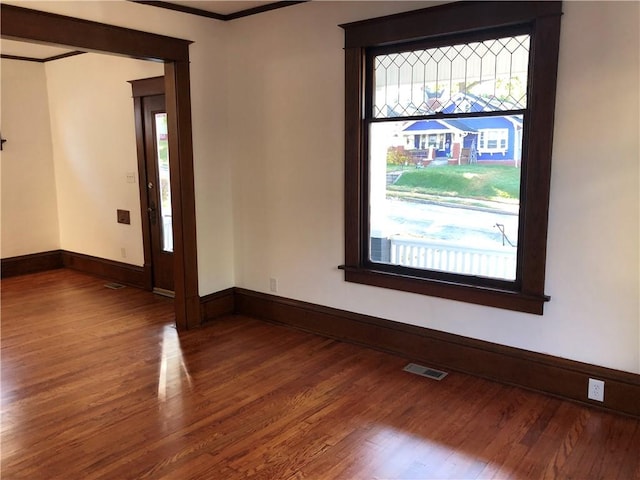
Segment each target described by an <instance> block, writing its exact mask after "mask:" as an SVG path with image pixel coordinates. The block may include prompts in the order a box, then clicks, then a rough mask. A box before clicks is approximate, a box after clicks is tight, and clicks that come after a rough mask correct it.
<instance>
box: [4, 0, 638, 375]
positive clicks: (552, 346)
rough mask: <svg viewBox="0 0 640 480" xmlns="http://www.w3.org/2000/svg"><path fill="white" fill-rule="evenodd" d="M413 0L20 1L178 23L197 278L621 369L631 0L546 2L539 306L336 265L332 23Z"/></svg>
mask: <svg viewBox="0 0 640 480" xmlns="http://www.w3.org/2000/svg"><path fill="white" fill-rule="evenodd" d="M10 3H14V2H10ZM424 5H425V4H423V3H421V2H420V3H419V2H408V3H401V2H384V1H380V2H322V1H320V2H319V1H314V2H309V3H305V4H300V5H296V6H293V7H288V8H285V9H281V10H276V11H272V12H268V13H264V14H261V15H257V16H253V17H247V18H244V19H240V20H235V21H233V22H229V23H222V22H216V21H214V20H210V19H203V18H198V17H195V16H192V15H187V14H180V13H175V12H167V11H164V10H160V9H157V8H151V7H148V6H144V5H139V4H134V3H131V2H68V3H67V2H32V3H29V7H30V8H37V9H42V10H46V11H52V12H55V13H61V14H66V15H73V16H77V17H80V18H88V19H91V20H97V21H102V22H106V23H112V24H118V25H122V26H126V27H132V28H138V29H141V30H146V31H153V32H156V33H163V34H165V35H172V36H177V37H182V38H187V39H191V40H195V41H196V43H194V44H193V45H192V46H191V48H190V51H191V86H192V90H191V94H192V107H193V141H194V157H195V158H194V163H195V175H196V208H197V222H198V269H199V281H200V294H201V295H203V294H207V293H211V292H214V291H217V290H221V289H223V288H226V287H229V286H232V285H237V286H240V287H244V288H249V289H253V290H257V291H262V292H268V291H269V278H270V277H276V278H278V280H279V288H280V290H279V294H280V295H282V296H284V297H289V298H294V299H300V300H304V301H308V302H313V303H318V304H323V305H328V306H332V307H337V308H342V309H345V310H350V311H354V312H360V313H365V314H370V315H375V316H378V317H382V318H387V319H391V320H396V321H400V322H405V323H409V324H415V325H420V326H425V327H429V328H434V329H438V330H443V331H447V332H452V333H455V334H459V335H464V336H468V337H471V338H478V339H482V340H487V341H491V342H496V343H499V344H504V345H510V346H515V347H519V348H523V349H527V350H532V351H536V352H541V353H548V354H552V355H557V356H560V357H565V358H570V359H575V360H579V361H584V362H588V363H592V364H595V365H602V366H606V367H612V368H617V369H621V370H627V371H630V372H636V373H639V372H640V307H639V297H640V295H639V293H640V292H639V289H640V282H639V271H640V268H639V267H640V265H639V262H640V259H639V257H638V255H639V254H638V251H639V249H640V244H639V233H638V230H639V224H640V218H639V216H640V211H639V203H640V202H639V198H638V190H639V176H640V171H639V165H638V163H639V162H638V151H639V149H640V145H639V144H638V135H637V132H638V130H639V127H640V125H639V121H638V106H639V103H640V98H639V94H638V88H637V85H638V84H639V80H640V79H639V76H638V70H639V64H638V41H639V38H638V16H639V13H640V12H639V8H640V5H638V4H637V3H610V2H593V3H581V2H565V4H564V11H565V15H564V16H563V18H562V23H563V30H562V38H561V46H560V48H561V51H560V72H559V78H558V101H557V109H556V131H555V144H554V155H553V157H554V158H553V162H554V164H553V178H552V192H551V204H550V209H551V213H550V223H549V227H550V237H549V248H548V262H547V288H546V291H547V293H548V294H549V295H551V296H552V300H551V302H549V303H548V304H547V305H546V307H545V315H544V316H535V315H527V314H520V313H514V312H509V311H503V310H499V309H493V308H489V307H482V306H476V305H470V304H464V303H461V302H454V301H449V300H444V299H437V298H431V297H426V296H420V295H415V294H410V293H402V292H395V291H391V290H385V289H380V288H375V287H369V286H365V285H356V284H348V283H345V282H344V281H343V276H342V273H341V272H340V271H339V270H338V269H337V266H338V265H340V264H341V263H343V261H344V251H343V242H344V239H343V233H344V232H343V230H344V229H343V218H344V214H343V181H344V178H343V162H344V153H343V146H344V141H343V135H344V132H343V111H344V105H343V100H344V87H343V81H344V80H343V78H344V67H343V64H344V56H343V55H344V54H343V51H342V45H343V31H342V30H341V29H340V28H339V27H337V25H338V24H340V23H344V22H349V21H355V20H361V19H365V18H370V17H374V16H379V15H385V14H388V13H393V12H397V11H402V10H407V9H413V8H419V7H421V6H424ZM227 110H228V113H227Z"/></svg>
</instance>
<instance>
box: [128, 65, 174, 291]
mask: <svg viewBox="0 0 640 480" xmlns="http://www.w3.org/2000/svg"><path fill="white" fill-rule="evenodd" d="M129 83H130V84H131V89H132V93H133V98H134V115H135V126H136V145H137V151H138V178H139V182H138V184H139V187H140V208H141V210H142V211H141V218H142V237H143V245H144V259H145V262H144V263H145V275H146V278H147V287H148V288H149V290H153V292H154V293H157V294H160V295H165V296H169V297H173V296H174V268H173V263H174V258H173V249H174V247H173V208H172V201H171V200H172V196H171V174H170V161H171V158H170V154H169V148H168V146H169V145H168V128H167V125H168V122H167V120H168V119H167V109H166V105H165V95H164V77H154V78H146V79H142V80H131V81H130V82H129Z"/></svg>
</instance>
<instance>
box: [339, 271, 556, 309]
mask: <svg viewBox="0 0 640 480" xmlns="http://www.w3.org/2000/svg"><path fill="white" fill-rule="evenodd" d="M338 268H340V269H341V270H344V279H345V281H347V282H352V283H360V284H364V285H372V286H376V287H382V288H389V289H392V290H400V291H404V292H411V293H418V294H421V295H429V296H432V297H439V298H446V299H450V300H457V301H461V302H466V303H474V304H477V305H485V306H489V307H496V308H502V309H506V310H513V311H516V312H524V313H532V314H536V315H542V314H543V307H544V303H545V302H547V301H549V300H550V297H549V296H547V295H543V296H537V295H531V294H527V293H524V292H521V291H515V290H513V291H512V290H504V289H498V288H491V287H478V286H476V285H466V284H462V283H454V282H446V281H440V280H434V279H425V278H419V277H410V276H407V275H400V274H397V273H390V272H385V271H380V270H374V269H370V268H364V267H352V266H346V265H341V266H340V267H338Z"/></svg>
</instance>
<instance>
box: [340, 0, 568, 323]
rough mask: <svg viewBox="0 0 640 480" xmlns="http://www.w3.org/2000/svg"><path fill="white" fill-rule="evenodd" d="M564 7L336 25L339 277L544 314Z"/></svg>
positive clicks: (501, 7) (433, 11)
mask: <svg viewBox="0 0 640 480" xmlns="http://www.w3.org/2000/svg"><path fill="white" fill-rule="evenodd" d="M560 15H561V4H560V3H558V2H472V3H466V2H460V3H453V4H446V5H442V6H439V7H434V8H430V9H424V10H418V11H414V12H408V13H405V14H400V15H394V16H391V17H383V18H378V19H372V20H368V21H364V22H358V23H354V24H348V25H343V28H344V29H345V32H346V36H345V55H346V125H345V126H346V137H345V142H346V150H345V161H346V169H345V172H346V178H345V181H346V189H345V217H346V218H345V227H346V243H345V247H346V248H345V256H346V259H345V260H346V261H345V265H344V266H342V268H343V269H344V270H345V279H346V280H347V281H352V282H358V283H365V284H369V285H376V286H380V287H386V288H394V289H399V290H405V291H410V292H415V293H421V294H426V295H434V296H439V297H445V298H451V299H455V300H462V301H469V302H472V303H478V304H484V305H490V306H495V307H501V308H507V309H512V310H518V311H525V312H530V313H538V314H541V313H542V309H543V303H544V301H546V300H548V297H547V296H546V295H545V293H544V270H545V248H546V233H547V210H548V198H549V180H550V167H551V158H550V157H551V139H552V132H553V109H554V97H555V78H556V72H557V57H558V41H559V31H560Z"/></svg>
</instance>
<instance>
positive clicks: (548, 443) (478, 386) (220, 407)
mask: <svg viewBox="0 0 640 480" xmlns="http://www.w3.org/2000/svg"><path fill="white" fill-rule="evenodd" d="M104 283H105V282H104V281H103V280H100V279H97V278H94V277H91V276H87V275H83V274H80V273H78V272H74V271H71V270H65V269H61V270H55V271H51V272H43V273H38V274H34V275H27V276H23V277H11V278H7V279H3V280H2V283H1V288H2V291H1V295H2V299H1V300H2V304H1V308H2V312H1V313H2V325H1V326H2V330H1V336H2V337H1V345H0V346H1V352H0V353H1V355H2V357H1V359H2V364H1V372H0V373H1V376H0V382H1V385H0V386H1V388H0V401H1V408H2V411H1V413H2V417H1V423H0V434H1V445H0V447H1V459H0V460H1V471H0V474H1V478H3V479H5V478H7V479H23V478H24V479H45V478H46V479H58V478H59V479H65V480H66V479H83V480H92V479H95V480H98V479H100V480H102V479H104V480H106V479H109V480H111V479H116V478H117V479H144V478H148V479H180V480H182V479H191V478H193V479H202V478H212V479H269V480H273V479H278V480H280V479H282V480H310V479H313V480H317V479H341V480H342V479H347V480H350V479H382V478H393V479H398V480H402V479H445V480H446V479H474V478H481V479H485V478H499V479H509V478H511V479H518V480H520V479H540V478H576V479H596V478H602V479H616V478H618V479H624V480H628V479H640V454H639V452H640V421H638V420H637V419H633V418H629V417H624V416H619V415H615V414H612V413H607V412H603V411H599V410H595V409H589V408H587V407H584V406H580V405H576V404H572V403H569V402H564V401H561V400H558V399H555V398H551V397H546V396H543V395H538V394H535V393H531V392H526V391H524V390H521V389H518V388H515V387H509V386H504V385H499V384H496V383H492V382H489V381H486V380H483V379H479V378H475V377H470V376H467V375H463V374H459V373H455V372H451V373H450V374H449V375H448V376H447V377H446V378H445V379H444V380H442V381H440V382H436V381H433V380H428V379H425V378H422V377H419V376H415V375H411V374H409V373H407V372H404V371H402V367H403V366H404V365H405V364H406V363H407V359H403V358H399V357H394V356H392V355H388V354H385V353H381V352H377V351H372V350H368V349H365V348H361V347H358V346H354V345H350V344H346V343H341V342H338V341H335V340H331V339H326V338H322V337H319V336H314V335H311V334H307V333H302V332H299V331H295V330H290V329H287V328H283V327H279V326H274V325H271V324H268V323H265V322H262V321H258V320H255V319H251V318H247V317H242V316H229V317H225V318H222V319H220V320H218V321H216V322H214V323H213V324H211V325H210V326H207V327H205V328H202V329H199V330H196V331H189V332H185V333H180V334H178V332H177V331H176V329H175V328H174V325H173V315H174V314H173V305H172V301H171V300H169V299H166V298H163V297H157V296H154V295H152V294H150V293H148V292H143V291H140V290H136V289H133V288H124V289H120V290H110V289H107V288H105V287H104Z"/></svg>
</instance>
